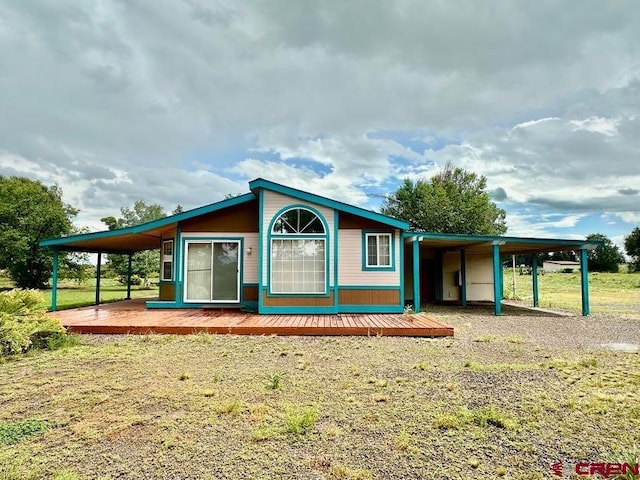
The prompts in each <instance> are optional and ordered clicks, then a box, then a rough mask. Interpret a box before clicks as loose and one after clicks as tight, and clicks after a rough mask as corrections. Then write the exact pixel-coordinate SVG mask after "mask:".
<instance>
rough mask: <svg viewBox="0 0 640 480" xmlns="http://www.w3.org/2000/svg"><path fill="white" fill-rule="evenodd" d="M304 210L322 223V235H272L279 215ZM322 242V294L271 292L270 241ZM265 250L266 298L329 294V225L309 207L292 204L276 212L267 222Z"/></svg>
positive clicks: (323, 295) (318, 213)
mask: <svg viewBox="0 0 640 480" xmlns="http://www.w3.org/2000/svg"><path fill="white" fill-rule="evenodd" d="M298 208H299V209H304V210H308V211H310V212H311V213H313V214H314V215H316V216H317V217H318V218H319V219H320V221H321V222H322V227H323V228H324V233H323V234H320V233H317V234H316V233H314V234H304V233H302V234H290V233H272V231H273V224H274V223H275V221H276V220H277V219H278V218H279V217H280V215H282V214H284V213H285V212H288V211H289V210H294V209H298ZM274 239H276V240H324V242H325V243H324V270H325V271H324V275H325V280H324V281H325V283H324V292H322V293H275V292H271V251H272V248H271V242H272V240H274ZM267 248H268V249H269V251H268V253H267V285H266V289H267V296H268V297H299V298H308V297H318V298H320V297H328V296H329V295H330V294H331V293H330V290H331V288H330V284H329V257H330V255H329V252H330V250H329V249H330V248H331V242H330V238H329V225H328V223H327V220H326V219H325V218H324V216H323V215H322V214H321V213H320V212H319V211H318V210H316V209H315V208H313V207H310V206H309V205H302V204H292V205H287V206H286V207H282V208H281V209H280V210H278V211H277V212H276V214H275V215H274V216H273V218H272V219H271V221H270V222H269V230H267Z"/></svg>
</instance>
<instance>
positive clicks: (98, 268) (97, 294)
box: [96, 253, 102, 305]
mask: <svg viewBox="0 0 640 480" xmlns="http://www.w3.org/2000/svg"><path fill="white" fill-rule="evenodd" d="M101 269H102V253H98V263H97V265H96V305H100V276H101V271H100V270H101Z"/></svg>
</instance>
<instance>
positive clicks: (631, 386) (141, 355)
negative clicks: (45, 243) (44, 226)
mask: <svg viewBox="0 0 640 480" xmlns="http://www.w3.org/2000/svg"><path fill="white" fill-rule="evenodd" d="M559 321H571V319H567V320H562V319H560V320H559ZM514 333H520V332H514ZM522 334H523V336H526V334H525V333H524V332H522ZM478 336H479V334H478V332H477V331H473V330H470V329H469V330H465V329H460V332H459V333H457V337H456V338H455V339H453V340H450V339H448V340H430V339H415V338H397V337H381V338H378V337H370V338H367V337H340V338H332V339H330V340H331V341H327V339H326V338H323V337H318V338H313V337H270V336H264V337H242V336H227V335H213V336H211V337H209V338H207V341H206V342H203V341H202V337H201V336H199V335H193V336H157V335H144V336H135V335H130V336H117V335H114V336H79V344H78V345H76V346H74V347H71V348H67V349H65V350H58V351H38V352H35V353H32V354H29V355H26V356H24V357H20V358H17V359H14V360H11V361H7V362H5V363H4V364H2V365H1V366H0V367H1V368H0V405H2V409H0V425H2V426H4V427H3V428H4V429H5V430H3V431H4V432H6V433H5V434H4V435H5V437H7V438H11V441H9V442H4V443H0V479H2V478H51V477H52V476H53V475H55V474H57V475H59V476H60V478H66V477H64V475H67V477H68V478H115V477H118V476H120V477H123V478H140V477H145V476H146V477H150V478H183V477H186V476H190V477H193V478H328V479H331V478H430V477H429V475H431V473H432V472H437V475H436V476H434V477H433V478H496V476H497V475H498V476H500V475H504V476H505V477H506V478H514V479H518V478H520V479H525V478H526V479H528V478H546V477H545V475H546V474H547V472H548V468H549V465H548V463H549V462H550V461H564V462H566V463H567V464H569V463H571V462H576V461H583V460H584V461H593V462H596V461H607V459H608V458H610V456H611V455H614V454H615V455H617V456H620V457H624V458H631V457H632V456H633V446H634V445H638V444H640V397H639V396H638V395H637V391H638V388H639V387H640V375H639V374H638V372H640V355H637V354H623V353H616V352H609V351H599V350H597V351H588V350H580V351H573V350H569V349H567V350H557V349H554V350H552V351H551V350H544V349H540V348H534V346H533V345H532V344H531V343H528V342H524V343H523V344H521V345H518V347H519V348H514V345H513V344H512V343H510V342H509V341H505V340H504V339H501V337H500V336H499V335H498V336H496V338H497V340H496V341H492V342H490V343H488V344H487V343H482V342H474V341H473V339H474V338H476V337H478ZM282 351H289V352H304V355H303V356H304V358H305V359H307V360H308V361H309V362H310V364H311V365H313V368H308V369H299V368H297V365H298V363H299V361H300V356H299V355H295V354H290V355H286V356H281V355H280V352H282ZM466 359H469V360H470V361H471V362H472V364H473V365H476V366H477V368H470V367H465V366H464V364H465V360H466ZM417 364H424V365H425V366H426V368H424V369H419V368H413V366H414V365H417ZM185 372H188V376H189V378H188V379H184V380H181V379H180V378H181V376H183V375H182V374H183V373H185ZM271 372H279V373H282V374H286V376H285V377H284V378H285V379H286V383H285V384H284V385H282V386H281V388H279V389H277V390H275V391H274V390H268V389H266V388H265V381H266V380H267V379H268V378H269V375H270V373H271ZM354 372H357V375H355V374H354ZM216 379H217V380H216ZM31 419H38V420H37V421H38V422H42V423H38V424H37V427H38V428H37V434H34V435H30V433H31V432H32V429H31V428H23V426H24V425H29V424H30V422H33V420H31ZM8 425H11V426H10V427H9V426H8ZM42 425H44V426H46V428H40V426H42ZM14 440H17V441H14ZM107 452H108V453H107ZM3 469H4V470H3ZM3 471H4V472H5V473H3ZM3 475H4V476H3Z"/></svg>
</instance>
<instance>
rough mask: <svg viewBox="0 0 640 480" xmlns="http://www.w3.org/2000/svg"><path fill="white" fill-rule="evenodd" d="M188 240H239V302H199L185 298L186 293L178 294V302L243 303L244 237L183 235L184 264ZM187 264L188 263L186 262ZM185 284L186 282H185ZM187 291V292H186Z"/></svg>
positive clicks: (235, 304) (196, 303)
mask: <svg viewBox="0 0 640 480" xmlns="http://www.w3.org/2000/svg"><path fill="white" fill-rule="evenodd" d="M187 242H238V243H239V246H238V250H239V251H238V269H239V272H238V273H239V275H238V301H237V302H220V301H215V300H213V301H210V302H199V301H197V300H195V301H187V300H186V299H185V298H184V295H181V296H180V297H179V298H178V296H177V294H176V302H177V303H178V304H181V305H183V306H185V308H187V307H190V306H191V305H215V306H224V305H234V306H237V305H239V304H240V303H242V285H243V282H242V279H243V277H244V237H208V236H207V237H182V236H181V244H182V251H183V252H184V256H183V262H182V263H183V264H185V262H184V258H185V257H186V251H187ZM185 265H186V264H185ZM183 284H184V282H183ZM185 293H186V292H185Z"/></svg>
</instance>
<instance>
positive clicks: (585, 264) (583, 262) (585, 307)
mask: <svg viewBox="0 0 640 480" xmlns="http://www.w3.org/2000/svg"><path fill="white" fill-rule="evenodd" d="M587 253H588V252H587V249H586V248H583V249H582V250H580V286H581V287H582V315H584V316H585V317H588V316H589V261H588V257H587Z"/></svg>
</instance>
